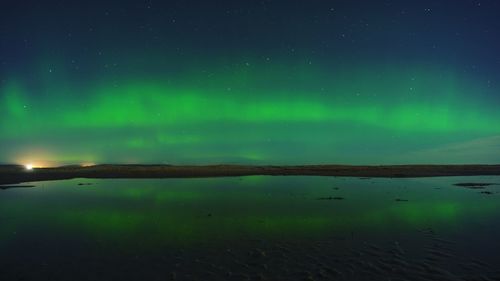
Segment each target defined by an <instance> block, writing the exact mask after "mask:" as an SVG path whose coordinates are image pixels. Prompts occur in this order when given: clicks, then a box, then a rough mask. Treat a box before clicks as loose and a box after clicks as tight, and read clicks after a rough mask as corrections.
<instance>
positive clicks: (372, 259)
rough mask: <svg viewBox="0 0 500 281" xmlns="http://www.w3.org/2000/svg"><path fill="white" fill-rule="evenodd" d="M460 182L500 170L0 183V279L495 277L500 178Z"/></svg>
mask: <svg viewBox="0 0 500 281" xmlns="http://www.w3.org/2000/svg"><path fill="white" fill-rule="evenodd" d="M460 182H478V183H500V177H466V178H460V177H453V178H444V177H443V178H418V179H358V178H342V177H305V176H300V177H264V176H257V177H236V178H209V179H154V180H143V179H134V180H123V179H120V180H88V179H76V180H68V181H53V182H39V183H33V185H35V187H33V188H11V189H5V190H0V280H388V279H390V278H393V279H394V280H500V242H499V240H498V238H499V237H500V193H499V192H500V185H491V186H486V187H484V189H471V188H465V187H459V186H454V185H453V184H454V183H460ZM481 278H482V279H481Z"/></svg>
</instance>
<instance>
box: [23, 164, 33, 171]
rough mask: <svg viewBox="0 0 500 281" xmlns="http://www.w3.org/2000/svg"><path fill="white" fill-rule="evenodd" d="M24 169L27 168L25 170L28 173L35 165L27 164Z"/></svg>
mask: <svg viewBox="0 0 500 281" xmlns="http://www.w3.org/2000/svg"><path fill="white" fill-rule="evenodd" d="M24 167H25V168H26V170H28V171H31V170H33V164H26V165H24Z"/></svg>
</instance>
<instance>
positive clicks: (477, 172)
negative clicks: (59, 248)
mask: <svg viewBox="0 0 500 281" xmlns="http://www.w3.org/2000/svg"><path fill="white" fill-rule="evenodd" d="M253 175H269V176H343V177H358V178H359V177H370V178H377V177H378V178H381V177H382V178H411V177H438V176H484V175H500V165H393V166H349V165H308V166H243V165H211V166H172V165H96V166H89V167H81V166H64V167H57V168H35V169H33V170H26V169H25V168H24V167H23V166H16V165H3V166H0V184H4V185H5V184H17V183H23V182H36V181H48V180H66V179H74V178H95V179H105V178H197V177H236V176H253Z"/></svg>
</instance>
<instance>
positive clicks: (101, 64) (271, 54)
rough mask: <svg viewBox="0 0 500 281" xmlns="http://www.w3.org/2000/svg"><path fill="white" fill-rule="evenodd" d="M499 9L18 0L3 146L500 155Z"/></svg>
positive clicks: (4, 29) (46, 157)
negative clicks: (499, 107)
mask: <svg viewBox="0 0 500 281" xmlns="http://www.w3.org/2000/svg"><path fill="white" fill-rule="evenodd" d="M104 2H105V3H104ZM499 12H500V2H499V1H294V0H286V1H285V0H283V1H278V0H275V1H273V0H268V1H234V0H232V1H191V0H185V1H180V0H178V1H174V0H169V1H156V0H152V1H90V0H89V1H3V2H2V4H0V163H17V164H26V163H34V164H35V165H38V166H45V165H62V164H84V163H170V164H213V163H241V164H324V163H346V164H402V163H443V164H448V163H471V164H473V163H498V162H500V110H499V109H498V105H500V92H499V91H500V79H499V78H500V51H499V50H500V20H499V16H498V15H499Z"/></svg>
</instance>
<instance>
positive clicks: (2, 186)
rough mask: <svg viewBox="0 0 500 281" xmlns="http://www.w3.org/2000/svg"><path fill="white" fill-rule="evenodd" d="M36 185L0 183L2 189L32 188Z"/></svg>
mask: <svg viewBox="0 0 500 281" xmlns="http://www.w3.org/2000/svg"><path fill="white" fill-rule="evenodd" d="M30 187H35V186H34V185H0V189H2V190H5V189H9V188H30Z"/></svg>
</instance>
